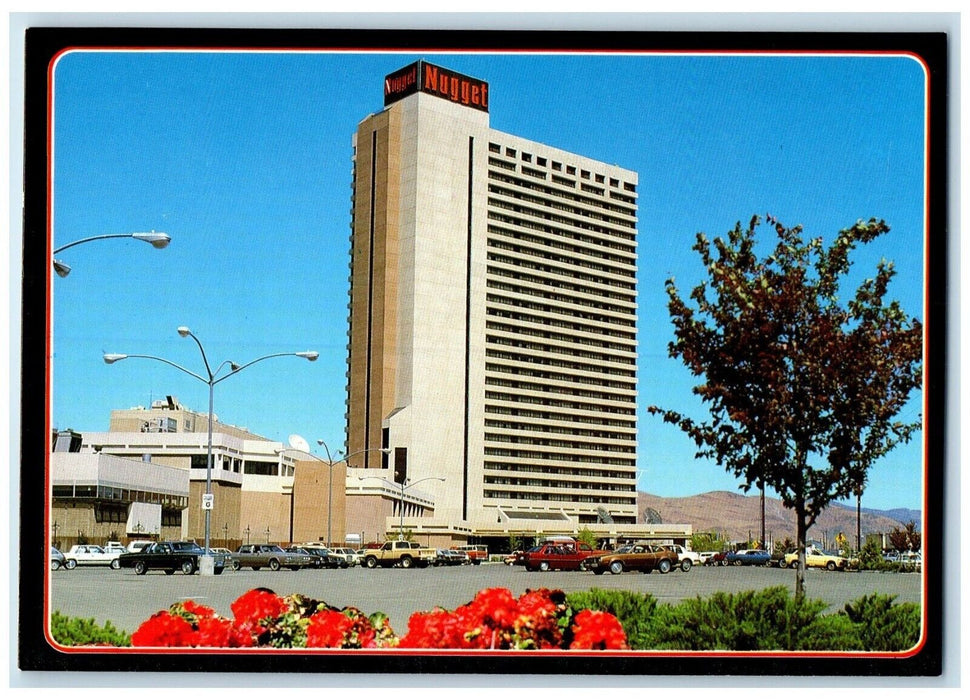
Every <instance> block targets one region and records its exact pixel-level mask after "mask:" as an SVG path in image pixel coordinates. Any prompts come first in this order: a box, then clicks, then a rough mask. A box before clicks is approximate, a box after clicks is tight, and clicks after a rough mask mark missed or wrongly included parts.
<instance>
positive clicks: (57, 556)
mask: <svg viewBox="0 0 970 700" xmlns="http://www.w3.org/2000/svg"><path fill="white" fill-rule="evenodd" d="M75 566H77V562H72V563H71V565H70V566H68V565H67V557H65V556H64V555H63V554H62V553H61V550H59V549H58V548H57V547H51V571H57V570H58V569H60V568H61V567H63V568H65V569H73V568H74V567H75Z"/></svg>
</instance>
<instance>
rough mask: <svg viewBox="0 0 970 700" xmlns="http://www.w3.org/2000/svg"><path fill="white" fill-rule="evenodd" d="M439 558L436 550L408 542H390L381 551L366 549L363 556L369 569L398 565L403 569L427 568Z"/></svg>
mask: <svg viewBox="0 0 970 700" xmlns="http://www.w3.org/2000/svg"><path fill="white" fill-rule="evenodd" d="M437 557H438V551H437V550H436V549H432V548H431V547H422V546H421V545H420V544H418V543H417V542H408V541H407V540H390V541H388V542H385V543H384V544H383V545H381V547H380V548H379V549H371V548H368V549H365V550H364V554H363V555H362V558H363V562H364V566H366V567H367V568H368V569H376V568H377V567H378V566H380V567H382V568H389V567H392V566H398V565H400V566H401V568H402V569H410V568H411V567H412V566H420V567H426V566H431V565H432V564H434V562H435V559H436V558H437Z"/></svg>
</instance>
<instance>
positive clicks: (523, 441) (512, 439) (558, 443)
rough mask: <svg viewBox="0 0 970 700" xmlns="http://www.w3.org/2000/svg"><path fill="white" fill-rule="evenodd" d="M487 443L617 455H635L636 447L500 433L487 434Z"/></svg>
mask: <svg viewBox="0 0 970 700" xmlns="http://www.w3.org/2000/svg"><path fill="white" fill-rule="evenodd" d="M485 442H503V443H512V444H515V445H530V446H533V447H551V448H554V449H560V450H584V451H587V452H612V453H615V454H635V453H636V450H637V448H636V446H635V445H629V446H624V445H607V444H604V443H602V442H584V441H582V440H553V439H550V438H539V437H532V436H527V435H502V434H499V433H485Z"/></svg>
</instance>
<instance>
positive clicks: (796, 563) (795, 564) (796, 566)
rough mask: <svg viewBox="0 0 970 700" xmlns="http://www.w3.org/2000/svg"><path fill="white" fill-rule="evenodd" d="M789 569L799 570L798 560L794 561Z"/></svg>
mask: <svg viewBox="0 0 970 700" xmlns="http://www.w3.org/2000/svg"><path fill="white" fill-rule="evenodd" d="M788 568H789V569H797V568H798V560H797V559H792V562H791V564H789V565H788Z"/></svg>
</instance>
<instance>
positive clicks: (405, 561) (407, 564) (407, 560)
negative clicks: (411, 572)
mask: <svg viewBox="0 0 970 700" xmlns="http://www.w3.org/2000/svg"><path fill="white" fill-rule="evenodd" d="M412 566H414V559H412V558H411V557H401V568H402V569H410V568H411V567H412Z"/></svg>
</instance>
